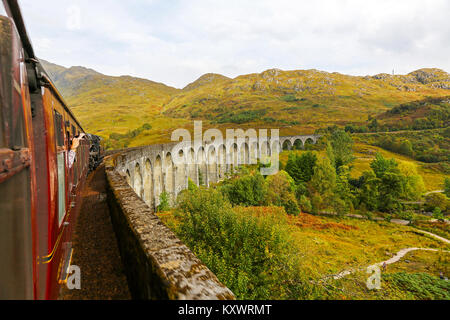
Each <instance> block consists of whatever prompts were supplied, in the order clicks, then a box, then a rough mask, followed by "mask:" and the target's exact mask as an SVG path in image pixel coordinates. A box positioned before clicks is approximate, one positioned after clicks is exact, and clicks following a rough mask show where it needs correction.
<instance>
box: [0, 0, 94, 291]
mask: <svg viewBox="0 0 450 320" xmlns="http://www.w3.org/2000/svg"><path fill="white" fill-rule="evenodd" d="M83 132H84V131H83V128H82V127H81V125H80V124H79V123H78V121H77V120H76V118H75V117H74V115H73V114H72V113H71V111H70V110H69V108H68V107H67V106H66V104H65V103H64V100H63V99H62V97H61V95H60V94H59V93H58V91H57V90H56V88H55V87H54V85H53V83H52V82H51V80H50V79H49V77H48V76H47V74H46V73H45V71H44V69H43V67H42V66H41V64H40V62H39V60H38V59H37V58H36V57H35V55H34V52H33V48H32V46H31V43H30V40H29V38H28V36H27V33H26V29H25V25H24V22H23V20H22V16H21V13H20V8H19V6H18V3H17V1H16V0H3V3H1V2H0V255H1V257H0V299H56V298H57V297H58V294H59V290H60V288H61V286H62V285H63V284H64V283H65V281H67V271H68V267H69V265H70V261H71V256H72V248H71V238H72V233H73V228H74V225H75V221H76V218H77V213H78V211H79V207H80V202H81V195H80V190H81V189H82V187H83V184H84V182H85V178H86V176H87V171H88V167H89V148H90V143H89V140H88V139H82V141H81V143H80V146H79V147H78V148H77V150H76V153H77V154H76V160H75V163H74V164H73V166H72V167H70V166H69V157H68V155H69V150H70V144H71V141H72V139H73V138H74V137H75V136H77V135H79V134H80V133H83Z"/></svg>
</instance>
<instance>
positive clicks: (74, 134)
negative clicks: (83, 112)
mask: <svg viewBox="0 0 450 320" xmlns="http://www.w3.org/2000/svg"><path fill="white" fill-rule="evenodd" d="M76 135H77V130H76V129H75V126H74V125H72V137H75V136H76Z"/></svg>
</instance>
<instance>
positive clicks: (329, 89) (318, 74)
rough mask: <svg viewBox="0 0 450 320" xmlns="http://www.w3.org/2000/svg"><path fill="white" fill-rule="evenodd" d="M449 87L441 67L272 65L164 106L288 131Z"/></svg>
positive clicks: (361, 115)
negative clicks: (362, 71)
mask: <svg viewBox="0 0 450 320" xmlns="http://www.w3.org/2000/svg"><path fill="white" fill-rule="evenodd" d="M449 90H450V75H449V74H448V73H446V72H444V71H442V70H439V69H421V70H417V71H415V72H412V73H410V74H408V75H405V76H402V75H399V76H391V75H387V74H379V75H376V76H373V77H370V76H367V77H356V76H348V75H342V74H339V73H327V72H323V71H317V70H297V71H282V70H277V69H272V70H267V71H265V72H263V73H261V74H250V75H243V76H239V77H237V78H235V79H223V78H222V79H221V80H220V81H216V82H215V83H206V84H200V85H197V86H195V87H193V88H192V89H191V90H189V91H188V92H180V93H178V94H177V95H176V96H174V97H173V98H172V99H171V100H170V102H169V103H167V104H165V105H164V108H163V109H164V114H165V115H167V116H169V117H174V118H189V119H208V120H210V121H211V122H216V123H218V124H223V123H236V124H242V123H249V122H250V123H255V124H265V125H275V126H278V127H281V128H284V129H285V130H284V131H286V133H287V134H288V133H289V132H293V131H297V130H300V128H301V130H302V131H303V132H305V130H306V131H310V130H314V129H316V128H318V127H324V126H328V125H330V124H342V125H344V124H349V123H352V122H355V123H359V122H361V121H365V120H366V119H367V118H368V116H369V115H372V116H373V115H378V114H380V113H382V112H385V111H388V110H390V109H391V108H393V107H394V106H397V105H399V104H403V103H407V102H410V101H416V100H421V99H424V98H425V97H429V96H430V97H440V96H445V95H448V94H449ZM292 127H293V128H295V129H294V130H289V128H292Z"/></svg>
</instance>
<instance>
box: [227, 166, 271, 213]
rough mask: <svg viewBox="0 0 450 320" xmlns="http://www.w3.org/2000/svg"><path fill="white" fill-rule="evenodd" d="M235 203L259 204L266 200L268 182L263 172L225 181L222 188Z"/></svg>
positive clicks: (245, 204)
mask: <svg viewBox="0 0 450 320" xmlns="http://www.w3.org/2000/svg"><path fill="white" fill-rule="evenodd" d="M220 190H221V192H222V193H223V194H224V195H226V197H227V198H228V199H229V200H230V202H231V203H232V204H233V205H242V206H258V205H261V204H262V203H263V202H264V196H265V193H266V190H267V188H266V182H265V180H264V177H263V176H262V175H261V173H260V172H259V170H258V171H256V173H255V174H247V175H244V176H242V177H238V178H236V179H235V180H230V181H228V182H225V185H224V186H222V187H221V188H220Z"/></svg>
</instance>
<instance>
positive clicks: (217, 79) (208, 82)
mask: <svg viewBox="0 0 450 320" xmlns="http://www.w3.org/2000/svg"><path fill="white" fill-rule="evenodd" d="M227 80H231V79H230V78H228V77H225V76H223V75H221V74H217V73H207V74H204V75H203V76H201V77H200V78H198V79H197V80H195V81H194V82H192V83H190V84H188V85H187V86H186V87H184V88H183V91H185V92H186V91H191V90H194V89H197V88H198V87H204V86H216V85H218V84H219V83H222V82H224V81H227Z"/></svg>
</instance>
